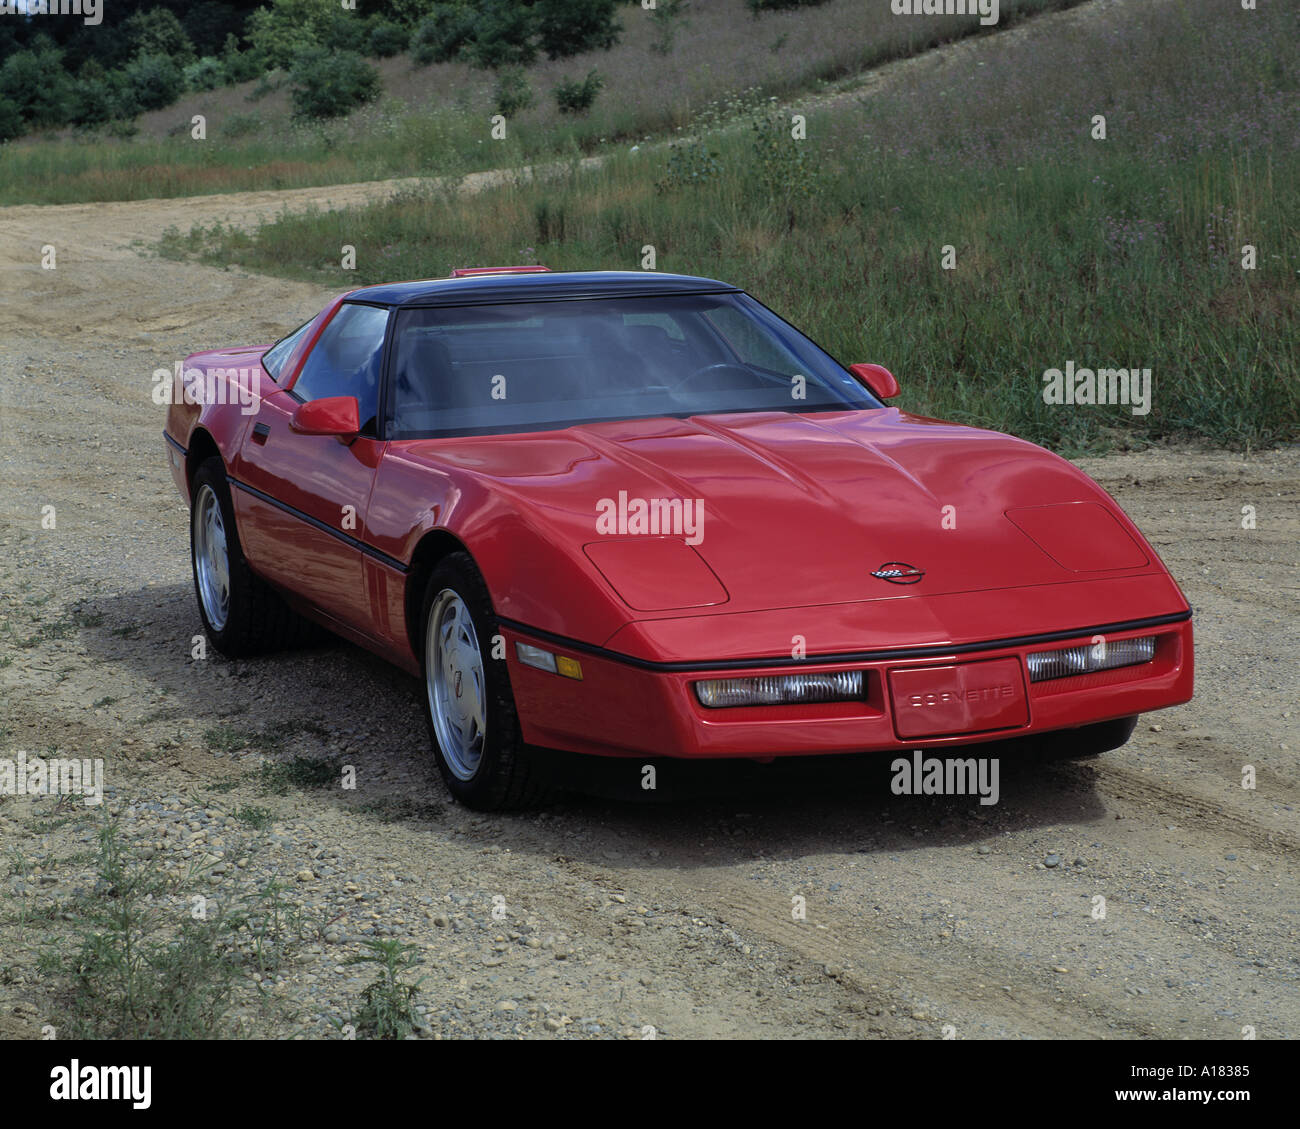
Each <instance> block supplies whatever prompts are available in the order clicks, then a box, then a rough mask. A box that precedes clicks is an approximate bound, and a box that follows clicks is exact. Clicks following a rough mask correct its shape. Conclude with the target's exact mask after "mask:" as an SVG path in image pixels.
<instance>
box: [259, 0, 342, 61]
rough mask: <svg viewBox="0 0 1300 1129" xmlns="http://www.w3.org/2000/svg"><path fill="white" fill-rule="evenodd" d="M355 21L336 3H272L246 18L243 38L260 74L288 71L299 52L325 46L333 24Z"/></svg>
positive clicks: (292, 0) (299, 0) (284, 0)
mask: <svg viewBox="0 0 1300 1129" xmlns="http://www.w3.org/2000/svg"><path fill="white" fill-rule="evenodd" d="M355 17H356V13H355V12H350V11H344V10H343V9H341V8H340V7H339V4H338V2H337V0H272V2H271V5H270V6H269V7H265V8H258V9H256V10H255V11H254V12H253V14H252V15H250V16H249V17H248V24H247V30H246V33H245V34H246V36H247V39H248V42H249V49H250V51H251V53H252V54H253V55H254V56H255V57H256V58H257V60H258V64H259V68H260V69H261V70H270V69H271V68H273V67H282V68H284V69H288V68H289V67H290V66H292V65H293V60H294V58H295V57H296V56H297V55H298V53H299V52H300V51H303V50H305V49H307V48H308V47H321V46H325V45H326V44H328V43H329V40H330V37H331V34H332V31H333V27H334V24H335V23H338V22H342V21H343V20H344V19H349V20H354V19H355Z"/></svg>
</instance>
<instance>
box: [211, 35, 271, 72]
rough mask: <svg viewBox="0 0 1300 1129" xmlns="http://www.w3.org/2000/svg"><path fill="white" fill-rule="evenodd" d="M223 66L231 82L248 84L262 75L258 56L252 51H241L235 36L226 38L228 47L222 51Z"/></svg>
mask: <svg viewBox="0 0 1300 1129" xmlns="http://www.w3.org/2000/svg"><path fill="white" fill-rule="evenodd" d="M221 65H222V66H223V67H225V69H226V79H227V81H229V82H248V81H250V80H251V79H255V78H256V77H257V76H258V75H259V74H261V73H262V66H261V63H260V62H259V61H258V58H257V56H256V55H255V54H254V53H253V52H252V51H241V50H240V49H239V39H238V38H237V37H236V36H234V35H227V36H226V45H225V46H224V47H223V48H222V49H221Z"/></svg>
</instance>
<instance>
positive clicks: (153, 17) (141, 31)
mask: <svg viewBox="0 0 1300 1129" xmlns="http://www.w3.org/2000/svg"><path fill="white" fill-rule="evenodd" d="M122 27H123V30H125V32H126V34H127V38H128V40H129V42H130V44H131V50H132V51H133V52H134V54H135V55H137V56H139V55H163V56H165V57H166V58H168V59H171V60H173V61H174V62H175V63H176V64H177V65H178V66H182V67H183V66H184V65H185V64H186V63H191V62H193V61H194V44H193V43H191V42H190V37H189V36H188V35H186V34H185V29H184V28H183V27H182V26H181V21H180V20H178V19H177V18H176V13H174V12H172V11H171V10H170V9H168V8H150V9H149V11H147V12H135V13H133V14H132V15H129V16H127V18H126V20H125V21H123V24H122Z"/></svg>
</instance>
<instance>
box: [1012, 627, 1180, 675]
mask: <svg viewBox="0 0 1300 1129" xmlns="http://www.w3.org/2000/svg"><path fill="white" fill-rule="evenodd" d="M1155 656H1156V637H1155V636H1154V635H1143V636H1142V637H1141V638H1138V639H1120V640H1118V641H1115V642H1111V641H1108V640H1101V641H1098V642H1096V643H1083V644H1080V645H1079V646H1077V647H1062V648H1061V649H1060V650H1058V651H1035V652H1033V653H1032V654H1029V655H1026V656H1025V665H1026V666H1027V667H1028V668H1029V681H1030V682H1046V681H1048V680H1049V679H1052V678H1070V677H1071V676H1073V675H1076V674H1092V673H1094V672H1095V671H1098V670H1113V669H1114V668H1115V667H1117V666H1138V665H1139V664H1141V663H1148V662H1150V661H1151V660H1152V659H1153V658H1155Z"/></svg>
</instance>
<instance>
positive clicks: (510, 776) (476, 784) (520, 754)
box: [419, 553, 553, 811]
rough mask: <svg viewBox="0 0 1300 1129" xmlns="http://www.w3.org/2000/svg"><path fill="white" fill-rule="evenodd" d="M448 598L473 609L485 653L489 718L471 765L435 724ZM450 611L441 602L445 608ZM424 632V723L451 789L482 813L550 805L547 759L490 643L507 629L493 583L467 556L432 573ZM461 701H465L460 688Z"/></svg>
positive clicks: (485, 709)
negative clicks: (436, 667)
mask: <svg viewBox="0 0 1300 1129" xmlns="http://www.w3.org/2000/svg"><path fill="white" fill-rule="evenodd" d="M444 593H451V594H453V595H454V596H455V597H456V598H458V599H459V601H460V602H461V604H462V605H463V607H464V609H465V610H466V611H467V612H468V614H469V617H470V620H471V621H472V624H473V635H474V636H475V643H476V644H477V650H478V654H479V656H480V667H481V673H482V681H483V688H482V692H481V702H482V707H483V708H482V712H483V713H484V714H485V718H484V724H483V726H482V732H481V737H480V739H479V740H478V742H477V761H476V763H475V764H474V765H473V766H468V765H466V764H465V763H464V759H465V754H464V753H457V752H456V751H455V750H450V751H449V750H448V749H444V748H443V742H442V740H441V739H440V737H439V733H438V728H439V727H438V723H437V722H435V719H434V710H435V705H434V696H435V692H434V689H433V685H432V683H431V681H430V655H431V651H435V650H439V648H440V644H439V642H438V641H437V640H436V639H435V640H434V642H433V646H432V647H431V646H430V635H431V633H432V631H431V627H430V622H429V620H430V616H431V614H433V611H434V606H435V603H438V602H439V601H441V600H442V598H443V594H444ZM445 607H446V605H445V604H440V610H442V609H445ZM419 627H420V637H419V638H420V671H421V674H422V676H423V681H424V685H423V687H422V693H421V700H422V701H423V704H424V720H425V724H426V726H427V727H428V730H429V742H430V744H431V746H432V748H433V755H434V760H435V761H436V763H437V765H438V771H439V772H440V773H441V775H442V779H443V781H444V783H445V784H446V785H447V789H448V791H450V792H451V794H452V795H453V796H455V797H456V799H458V800H459V801H460V802H461V803H463V804H464V805H465V806H466V807H470V808H474V809H476V810H478V811H505V810H512V809H513V810H519V809H523V808H532V807H538V806H540V805H542V804H544V803H545V802H546V801H547V800H549V799H550V798H551V796H552V794H553V778H552V775H551V773H550V772H549V771H548V766H547V765H546V764H545V763H544V761H543V760H542V757H543V756H544V755H545V754H539V752H538V750H535V749H532V748H530V747H528V746H527V745H525V744H524V740H523V737H522V736H521V734H520V730H519V713H518V711H517V710H516V708H515V699H514V694H513V693H512V692H511V689H510V675H509V671H508V670H507V667H506V660H505V659H504V657H503V658H494V657H493V645H492V641H493V640H494V639H495V638H497V637H498V636H499V635H500V631H501V628H500V625H499V624H498V623H497V617H496V613H495V612H494V611H493V610H492V598H491V596H490V595H489V593H488V588H487V583H486V581H484V579H483V576H482V574H481V573H480V572H479V570H478V568H477V567H476V566H475V564H474V561H473V559H472V558H471V557H470V556H469V554H468V553H452V554H450V555H449V556H447V557H445V558H444V559H443V560H441V561H440V562H439V563H438V565H437V567H436V568H435V569H434V570H433V573H432V575H431V576H430V577H429V583H428V586H427V587H426V589H425V593H424V599H423V601H422V603H421V611H420V620H419ZM439 653H440V654H441V651H440V650H439ZM466 677H470V676H469V675H467V676H466ZM458 686H459V683H458ZM456 696H457V697H460V693H459V691H458V692H457V695H456Z"/></svg>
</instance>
